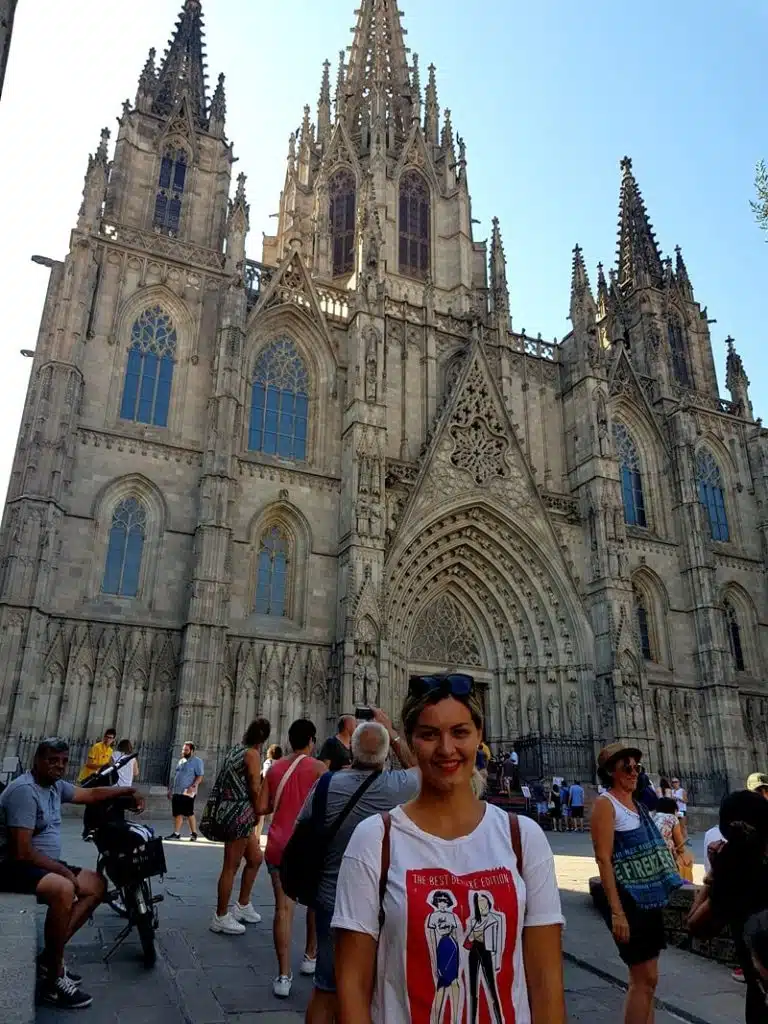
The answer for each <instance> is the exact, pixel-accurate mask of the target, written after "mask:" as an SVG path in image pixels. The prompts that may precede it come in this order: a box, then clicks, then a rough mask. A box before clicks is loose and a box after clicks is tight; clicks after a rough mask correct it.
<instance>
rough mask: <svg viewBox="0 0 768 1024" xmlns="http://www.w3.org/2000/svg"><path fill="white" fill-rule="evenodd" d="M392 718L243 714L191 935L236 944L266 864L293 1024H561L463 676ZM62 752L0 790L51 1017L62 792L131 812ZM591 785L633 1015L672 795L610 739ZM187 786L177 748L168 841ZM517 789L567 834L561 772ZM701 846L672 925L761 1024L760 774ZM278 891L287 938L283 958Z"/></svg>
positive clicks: (65, 993)
mask: <svg viewBox="0 0 768 1024" xmlns="http://www.w3.org/2000/svg"><path fill="white" fill-rule="evenodd" d="M400 721H401V723H402V726H401V729H400V730H397V729H395V727H394V725H393V723H392V721H391V720H390V719H389V718H388V717H387V715H386V714H385V713H384V712H383V711H381V710H380V709H376V708H371V709H365V710H364V713H363V714H361V717H360V719H358V718H356V717H353V716H350V715H344V716H342V718H341V719H340V721H339V723H338V727H337V731H336V734H335V735H334V736H332V737H331V738H330V739H328V740H327V741H326V742H325V743H324V744H323V745H322V747H320V749H319V750H318V749H317V746H316V745H317V731H316V728H315V725H314V724H313V723H312V722H310V721H308V720H307V719H298V720H296V721H295V722H293V723H292V724H291V726H290V729H289V730H288V744H289V747H290V750H288V751H283V750H282V749H281V748H280V747H278V746H276V745H272V746H268V745H267V744H268V740H269V737H270V733H271V727H270V723H269V722H268V721H267V720H266V719H264V718H258V719H256V720H255V721H254V722H252V723H251V725H250V726H249V727H248V729H247V730H246V733H245V735H244V737H243V740H242V742H241V743H240V744H238V745H237V746H235V747H234V748H233V749H232V750H231V751H229V753H228V754H227V756H226V758H225V759H224V761H223V763H222V764H221V766H220V768H219V770H218V772H217V774H216V778H215V781H214V783H213V786H212V787H211V791H210V795H209V798H208V800H207V803H206V805H205V808H204V810H203V813H202V816H201V819H200V826H199V831H200V833H201V834H202V835H203V836H204V837H206V838H208V839H211V840H216V841H219V842H221V843H222V844H223V858H222V867H221V872H220V875H219V879H218V888H217V894H216V897H217V899H216V902H217V905H216V909H215V911H214V913H213V915H212V918H211V922H210V928H211V930H212V931H213V932H216V933H218V934H223V935H232V936H242V935H244V934H245V932H246V931H247V928H248V926H249V925H257V924H258V923H259V922H260V921H261V916H260V915H259V913H258V912H257V910H256V909H255V907H254V906H253V903H252V901H251V898H252V891H253V885H254V882H255V880H256V877H257V874H258V872H259V870H260V869H261V865H262V863H264V862H266V870H267V872H268V873H269V877H270V881H271V884H272V890H273V894H274V900H275V913H274V919H273V940H274V948H275V959H276V974H275V978H274V981H273V992H274V995H275V996H276V997H278V998H287V997H288V996H289V994H290V992H291V987H292V984H293V976H294V967H296V968H297V969H298V971H299V972H300V973H301V974H305V975H309V976H312V977H313V982H314V988H313V995H312V998H311V1001H310V1004H309V1007H308V1009H307V1016H306V1021H307V1024H333V1022H338V1024H384V1022H386V1024H401V1022H402V1024H405V1022H407V1021H411V1020H414V1019H420V1020H421V1019H423V1020H427V1019H429V1020H432V1021H435V1022H440V1024H442V1022H443V1021H444V1020H446V1019H448V1020H454V1021H458V1020H464V1019H466V1020H468V1021H471V1022H473V1024H475V1022H477V1021H479V1020H485V1019H487V1020H489V1021H493V1022H494V1024H501V1022H503V1021H505V1020H515V1021H516V1022H518V1024H526V1022H531V1024H564V1022H565V1020H566V1010H565V996H564V983H563V960H562V949H561V932H562V926H563V924H564V919H563V915H562V911H561V906H560V897H559V893H558V888H557V881H556V877H555V867H554V857H553V854H552V851H551V849H550V846H549V843H548V841H547V839H546V836H545V834H544V831H543V830H542V828H541V825H540V824H539V823H538V822H537V821H535V820H534V818H535V815H533V816H529V815H521V816H520V817H518V816H516V815H514V814H510V813H508V811H507V809H506V808H505V807H503V806H499V805H498V803H495V802H491V801H487V800H485V799H483V795H484V788H485V785H486V781H487V774H488V772H489V769H490V768H491V761H492V760H493V759H491V758H490V752H489V753H488V755H487V756H486V755H485V751H484V750H483V747H484V742H483V715H482V705H481V701H480V698H479V695H478V693H477V692H476V690H475V686H474V681H473V679H472V677H471V676H467V675H464V674H461V673H454V674H449V675H444V676H413V677H412V678H411V680H410V684H409V689H408V694H407V698H406V701H405V704H404V706H403V708H402V710H401V715H400ZM115 740H116V734H115V733H114V731H113V730H109V731H108V732H107V733H106V734H105V735H104V737H103V739H102V740H101V741H100V742H99V743H97V744H94V746H93V747H92V748H91V749H90V750H89V752H88V756H87V759H86V764H85V765H84V766H83V771H82V772H81V779H85V778H86V777H87V776H88V775H89V774H92V773H93V772H94V771H96V770H98V769H99V768H100V767H102V766H103V765H105V764H108V763H109V762H110V760H113V759H114V761H115V762H116V763H117V764H119V763H120V759H121V757H122V756H123V755H124V754H125V753H130V752H131V746H130V743H129V742H128V741H121V743H119V744H117V745H115ZM121 748H122V749H121ZM481 753H482V754H483V756H486V760H485V761H483V760H482V759H480V757H479V754H481ZM513 753H514V751H509V752H508V753H507V754H506V755H505V756H503V757H501V758H497V759H495V760H496V761H497V762H498V767H497V769H496V771H497V773H498V775H499V776H500V778H501V780H502V782H501V789H502V792H504V793H506V794H507V795H509V794H510V792H512V791H513V790H514V789H515V783H517V782H518V774H517V773H518V770H519V763H518V761H517V759H513V758H512V756H511V755H512V754H513ZM68 757H69V752H68V748H67V744H66V742H64V741H62V740H58V739H49V740H44V741H43V742H42V743H41V744H40V746H39V747H38V750H37V752H36V756H35V760H34V764H33V767H32V769H31V771H29V772H27V773H25V774H23V775H21V776H20V777H19V778H18V779H16V780H14V781H13V782H12V783H10V785H9V786H8V787H7V788H6V790H5V791H4V792H3V793H2V795H0V891H12V892H22V893H29V894H35V895H36V896H37V898H38V901H39V902H42V903H44V904H47V907H48V912H47V918H46V928H45V947H44V949H43V952H42V953H41V955H40V958H39V962H38V975H39V981H40V993H41V996H42V998H43V999H44V1000H45V1001H46V1002H49V1003H52V1004H54V1005H57V1006H59V1007H65V1008H68V1007H82V1006H87V1005H89V1004H90V1002H91V997H90V996H89V995H88V994H87V993H85V992H84V991H83V989H82V987H81V984H80V981H81V979H80V978H79V977H78V975H76V974H75V973H74V972H73V971H72V969H71V967H68V966H67V965H66V964H65V962H64V951H65V947H66V944H67V942H68V941H69V939H70V938H71V937H72V935H73V934H74V933H75V932H76V931H77V930H78V929H79V928H80V927H82V925H83V924H84V923H85V921H86V920H87V919H88V918H89V917H90V915H91V914H92V913H93V910H94V909H95V908H96V906H97V905H98V904H99V902H100V901H101V900H102V899H103V897H104V881H103V879H102V877H101V876H100V875H99V874H97V873H96V872H92V871H88V870H86V869H81V868H79V867H76V866H73V865H70V864H67V863H65V862H64V861H63V860H62V859H61V834H60V833H61V804H62V803H65V802H73V803H80V804H86V805H88V804H96V803H99V802H100V801H103V800H105V799H111V798H114V797H115V796H116V795H124V796H130V797H134V798H135V799H136V806H137V807H138V808H140V807H141V800H140V798H138V796H137V794H136V791H135V781H136V777H137V773H138V771H139V770H140V769H139V768H136V767H133V766H134V765H135V764H136V762H135V761H133V762H129V763H127V764H126V765H125V768H130V774H129V773H128V772H127V771H126V772H125V773H123V774H122V775H121V778H120V780H119V784H118V787H117V788H114V787H112V788H106V787H100V788H95V789H86V788H82V787H81V786H79V785H75V786H73V785H71V784H70V783H68V782H66V781H65V780H64V779H65V775H66V774H67V768H68ZM393 765H396V767H393ZM121 771H122V769H121ZM598 776H599V779H600V784H601V785H600V792H599V794H598V796H597V799H596V800H595V802H594V804H593V807H592V813H591V832H592V841H593V844H594V850H595V857H596V860H597V864H598V869H599V873H600V880H601V883H602V894H603V898H602V910H603V914H604V917H605V920H606V923H607V926H608V928H609V929H610V932H611V934H612V936H613V938H614V940H615V942H616V944H617V948H618V951H619V955H620V956H621V958H622V960H623V961H624V962H625V963H626V965H627V967H628V970H629V985H628V992H627V998H626V1005H625V1013H624V1022H625V1024H650V1022H652V1021H653V1019H654V1018H653V1014H654V997H655V990H656V985H657V981H658V970H659V956H660V953H661V952H662V950H663V949H664V948H665V935H664V921H663V910H664V908H665V906H666V905H667V903H668V901H669V898H670V896H671V894H672V893H673V892H674V891H675V890H676V889H677V888H679V887H680V886H681V885H682V884H683V881H684V878H685V877H688V870H689V869H690V866H691V863H692V858H691V857H690V853H689V848H688V844H687V841H686V840H687V834H686V831H685V827H684V825H685V812H686V809H687V806H686V801H687V795H686V793H685V789H684V787H683V786H682V785H681V783H680V781H679V779H677V778H674V777H673V778H670V779H669V780H668V781H667V778H663V779H661V780H660V781H659V785H658V786H654V785H653V784H652V783H651V780H650V779H649V778H648V776H647V774H646V773H645V771H644V769H643V766H642V763H641V752H640V750H639V749H638V748H636V747H634V746H631V745H630V746H628V745H626V744H621V743H614V744H611V745H609V746H607V747H605V748H604V749H603V750H602V751H601V753H600V755H599V759H598ZM203 778H204V764H203V762H202V760H201V758H200V757H199V756H198V755H197V754H196V752H195V748H194V744H193V743H191V742H190V743H186V744H185V745H184V747H183V749H182V751H181V757H180V758H179V760H178V762H177V763H176V764H175V765H174V767H173V771H172V778H171V784H170V786H169V790H168V796H169V799H170V802H171V813H172V816H173V819H174V826H173V832H172V833H171V835H170V836H169V837H168V838H169V839H171V840H176V841H177V840H178V839H180V837H181V835H182V827H183V822H184V821H185V820H186V821H187V822H188V827H189V830H190V839H191V840H193V841H194V840H196V838H197V834H198V826H197V821H196V811H195V798H196V796H197V794H198V791H199V788H200V784H201V782H202V781H203ZM505 779H508V780H509V782H508V783H507V784H505V783H504V780H505ZM79 781H80V780H79ZM532 789H533V787H532ZM531 796H532V800H533V803H534V804H535V805H536V806H537V809H538V811H539V812H540V813H541V814H542V815H546V816H547V817H549V818H550V819H551V823H552V825H553V827H556V826H555V821H557V820H558V815H556V814H555V815H552V810H553V808H552V806H551V804H552V803H553V802H555V803H557V801H556V800H555V798H559V804H560V807H559V809H560V812H561V815H560V820H561V821H562V818H563V817H564V815H562V810H563V807H564V806H567V807H568V808H569V809H570V812H571V813H570V814H569V815H568V817H569V818H570V819H571V821H572V823H573V828H574V829H576V830H581V828H582V827H583V824H582V823H583V820H584V815H583V808H584V805H585V802H586V801H585V794H584V788H583V787H582V786H581V785H580V784H579V783H571V784H569V783H568V782H567V781H566V780H565V779H562V778H558V777H556V778H555V779H553V780H552V781H551V783H550V784H549V785H548V786H547V788H546V790H545V789H544V788H543V785H542V789H541V792H539V791H538V790H537V791H536V792H532V794H531ZM502 803H503V801H502ZM681 803H682V805H683V806H682V807H681ZM542 804H544V807H543V808H542V807H541V805H542ZM578 809H581V813H580V814H574V813H573V812H574V810H578ZM264 822H268V826H267V838H266V848H265V849H264V852H263V853H262V845H263V844H262V827H263V823H264ZM706 847H707V851H706V852H707V870H708V874H707V877H706V880H705V884H704V886H703V887H702V888H701V890H700V892H699V893H698V895H697V897H696V901H695V904H694V907H693V910H692V912H691V916H690V920H689V927H690V930H691V933H692V934H694V935H698V936H702V937H704V936H706V937H709V936H713V935H717V934H719V933H720V932H721V931H722V930H723V929H725V928H729V929H730V931H731V934H732V936H733V938H734V941H735V947H736V950H737V955H738V959H739V967H740V970H741V972H742V973H743V979H744V981H745V983H746V1018H745V1019H746V1021H747V1024H757V1022H763V1024H765V1022H767V1021H768V775H762V774H753V775H751V776H750V777H749V778H748V780H747V785H746V788H745V790H743V791H740V792H736V793H732V794H730V795H729V796H728V797H727V798H726V799H725V800H724V801H723V804H722V807H721V810H720V821H719V827H718V828H717V829H713V830H710V832H709V833H708V834H707V836H706ZM241 869H242V871H241ZM239 871H241V874H240V883H239V889H238V891H237V898H236V900H235V901H234V902H233V900H232V895H233V888H234V884H235V879H236V877H237V875H238V872H239ZM297 903H299V904H301V905H302V907H303V908H304V913H305V941H304V949H303V954H302V956H301V959H300V961H299V962H297V963H296V964H294V962H293V959H292V955H291V935H292V929H293V922H294V915H295V911H296V905H297Z"/></svg>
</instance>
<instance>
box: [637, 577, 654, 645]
mask: <svg viewBox="0 0 768 1024" xmlns="http://www.w3.org/2000/svg"><path fill="white" fill-rule="evenodd" d="M635 612H636V614H637V632H638V636H639V637H640V653H641V654H642V656H643V658H644V660H645V661H653V660H654V658H653V648H652V646H651V631H650V628H649V625H648V608H647V607H646V603H645V597H644V596H643V594H641V593H640V592H639V591H637V590H636V591H635Z"/></svg>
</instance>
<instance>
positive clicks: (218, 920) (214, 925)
mask: <svg viewBox="0 0 768 1024" xmlns="http://www.w3.org/2000/svg"><path fill="white" fill-rule="evenodd" d="M209 927H210V929H211V931H212V932H220V933H221V934H222V935H242V934H243V932H244V931H245V925H244V924H240V922H239V921H236V920H235V918H234V917H233V916H232V914H231V913H230V912H229V911H227V913H226V914H224V916H223V917H219V915H218V914H214V915H213V917H212V918H211V923H210V926H209Z"/></svg>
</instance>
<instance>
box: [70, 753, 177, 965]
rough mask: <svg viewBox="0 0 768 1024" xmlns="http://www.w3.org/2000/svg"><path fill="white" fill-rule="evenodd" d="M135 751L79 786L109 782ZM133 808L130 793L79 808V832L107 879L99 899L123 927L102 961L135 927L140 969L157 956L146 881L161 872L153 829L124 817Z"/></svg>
mask: <svg viewBox="0 0 768 1024" xmlns="http://www.w3.org/2000/svg"><path fill="white" fill-rule="evenodd" d="M136 756H137V754H135V753H133V754H125V755H124V756H123V757H121V758H120V759H119V760H118V761H115V762H114V763H113V764H108V765H104V767H103V768H100V769H99V770H98V771H97V772H94V774H93V775H89V776H88V778H87V779H84V780H83V782H81V783H80V786H82V787H83V788H84V789H95V788H96V787H98V786H114V785H116V784H117V781H118V772H119V770H120V768H122V767H123V766H124V765H126V764H130V762H131V761H133V760H134V758H135V757H136ZM131 810H136V804H135V801H134V799H133V798H132V797H125V796H123V797H116V798H115V799H114V800H105V801H103V802H101V803H98V804H89V805H88V806H86V808H85V815H84V819H83V834H84V836H85V837H86V839H87V840H88V841H90V842H93V843H94V844H95V846H96V849H97V850H98V851H99V856H98V861H97V863H96V870H97V871H98V872H99V874H100V875H101V876H102V877H103V878H104V879H105V881H106V883H107V895H106V897H105V901H106V902H107V903H108V904H109V905H110V906H111V907H112V908H113V910H115V911H116V912H117V913H118V914H120V916H121V917H124V918H126V925H125V928H123V930H122V931H121V932H120V934H119V935H118V936H117V938H116V939H115V942H114V944H113V945H112V947H111V948H110V949H109V950H108V952H107V954H106V956H105V957H104V962H105V963H108V962H109V960H110V959H111V958H112V957H113V956H114V954H115V953H116V952H117V950H118V949H119V947H120V946H121V945H122V943H123V942H124V941H125V940H126V939H127V938H128V936H129V935H130V933H131V931H132V930H133V929H134V928H135V929H136V931H137V932H138V934H139V941H140V942H141V949H142V954H143V959H144V965H145V966H146V967H153V966H154V964H155V961H156V959H157V953H156V950H155V932H156V931H157V928H158V926H159V917H158V912H157V904H158V903H161V902H162V900H163V896H162V895H160V894H158V895H154V894H153V893H152V882H151V879H152V878H154V877H156V876H157V875H164V874H165V872H166V865H165V853H164V851H163V841H162V839H159V838H156V837H155V833H154V829H152V828H151V827H149V826H148V825H140V824H139V823H138V822H135V821H126V820H125V813H126V811H131Z"/></svg>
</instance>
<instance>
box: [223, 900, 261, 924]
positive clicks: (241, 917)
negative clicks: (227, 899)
mask: <svg viewBox="0 0 768 1024" xmlns="http://www.w3.org/2000/svg"><path fill="white" fill-rule="evenodd" d="M230 914H231V916H232V917H234V919H235V920H236V921H242V922H243V923H244V924H259V923H260V922H261V914H260V913H259V912H258V911H257V910H256V909H255V907H254V906H253V904H252V903H246V905H245V906H244V907H243V906H241V904H239V903H235V904H233V906H232V909H231V910H230Z"/></svg>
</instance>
